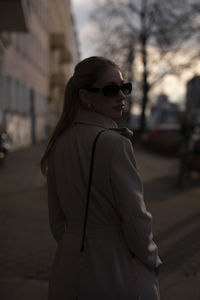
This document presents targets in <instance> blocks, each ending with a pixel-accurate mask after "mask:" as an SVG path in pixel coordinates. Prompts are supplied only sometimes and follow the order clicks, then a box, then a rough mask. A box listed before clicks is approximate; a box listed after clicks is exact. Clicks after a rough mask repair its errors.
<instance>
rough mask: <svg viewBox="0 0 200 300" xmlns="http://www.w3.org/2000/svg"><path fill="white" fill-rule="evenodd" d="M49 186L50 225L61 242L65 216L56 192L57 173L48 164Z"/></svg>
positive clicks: (54, 235) (56, 238)
mask: <svg viewBox="0 0 200 300" xmlns="http://www.w3.org/2000/svg"><path fill="white" fill-rule="evenodd" d="M47 187H48V211H49V225H50V230H51V233H52V235H53V237H54V239H55V240H56V241H57V242H59V240H60V238H61V237H62V235H63V233H64V231H65V224H66V223H65V216H64V214H63V211H62V209H61V207H60V204H59V199H58V195H57V192H56V182H55V175H54V172H53V166H52V165H49V166H48V171H47Z"/></svg>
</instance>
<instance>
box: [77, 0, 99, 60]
mask: <svg viewBox="0 0 200 300" xmlns="http://www.w3.org/2000/svg"><path fill="white" fill-rule="evenodd" d="M96 1H97V0H71V3H72V11H73V14H74V17H75V22H76V27H77V31H78V38H79V42H80V48H81V49H80V52H81V58H85V57H87V56H90V55H92V54H93V53H92V49H91V45H89V44H88V42H87V40H88V35H89V34H93V25H92V22H91V21H90V20H89V16H90V13H91V11H92V10H93V8H94V7H95V3H96Z"/></svg>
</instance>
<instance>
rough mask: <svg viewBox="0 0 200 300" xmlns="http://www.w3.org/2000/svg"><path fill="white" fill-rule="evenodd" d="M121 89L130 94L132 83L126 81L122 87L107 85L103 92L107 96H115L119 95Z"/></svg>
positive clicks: (125, 93)
mask: <svg viewBox="0 0 200 300" xmlns="http://www.w3.org/2000/svg"><path fill="white" fill-rule="evenodd" d="M120 89H121V90H122V92H123V93H124V95H129V94H130V93H131V91H132V84H131V83H124V84H122V86H121V87H120V86H118V85H107V86H105V87H104V88H103V93H104V96H105V97H113V96H117V95H118V93H119V91H120Z"/></svg>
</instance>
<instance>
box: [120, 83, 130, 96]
mask: <svg viewBox="0 0 200 300" xmlns="http://www.w3.org/2000/svg"><path fill="white" fill-rule="evenodd" d="M121 89H122V92H123V93H124V95H129V94H130V93H131V91H132V84H131V83H124V84H123V85H122V87H121Z"/></svg>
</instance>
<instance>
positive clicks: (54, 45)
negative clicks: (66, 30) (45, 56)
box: [50, 33, 65, 50]
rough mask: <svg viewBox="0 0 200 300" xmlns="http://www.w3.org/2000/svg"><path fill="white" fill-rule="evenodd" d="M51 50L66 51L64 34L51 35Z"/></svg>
mask: <svg viewBox="0 0 200 300" xmlns="http://www.w3.org/2000/svg"><path fill="white" fill-rule="evenodd" d="M50 46H51V49H52V50H53V49H65V36H64V34H63V33H52V34H51V35H50Z"/></svg>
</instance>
